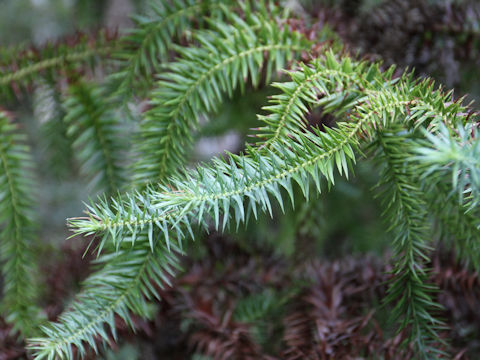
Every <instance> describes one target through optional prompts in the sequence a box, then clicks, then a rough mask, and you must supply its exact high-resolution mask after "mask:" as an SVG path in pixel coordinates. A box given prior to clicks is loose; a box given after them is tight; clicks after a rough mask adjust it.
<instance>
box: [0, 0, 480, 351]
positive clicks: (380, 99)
mask: <svg viewBox="0 0 480 360" xmlns="http://www.w3.org/2000/svg"><path fill="white" fill-rule="evenodd" d="M135 19H136V27H135V28H134V29H132V30H131V31H130V32H129V33H128V34H127V35H125V36H123V37H117V36H110V35H108V36H107V35H105V34H104V33H101V35H99V36H98V38H97V39H96V41H91V39H90V40H89V39H88V37H85V38H84V37H79V38H78V39H76V42H74V43H70V45H68V46H67V45H60V44H58V45H57V46H56V47H55V46H49V47H46V48H45V49H43V50H42V49H39V50H36V52H35V56H32V55H31V54H30V53H29V52H28V51H25V52H24V60H21V59H20V60H18V59H15V58H14V57H13V56H12V57H11V58H6V60H5V62H4V63H0V68H1V69H2V70H5V72H4V73H3V72H2V74H1V75H0V91H1V92H0V94H2V99H3V100H5V101H10V99H12V97H15V96H19V95H21V94H22V93H23V92H25V91H28V90H31V89H32V88H36V89H37V91H43V92H44V93H46V94H47V95H48V96H49V98H48V99H50V100H48V99H47V100H45V101H51V102H53V105H52V106H53V107H54V109H55V110H54V111H53V112H51V113H52V114H54V115H52V116H51V117H50V118H49V119H47V121H46V122H45V121H44V122H45V123H44V124H43V125H42V126H44V127H46V129H50V130H48V131H44V132H42V134H44V136H45V138H46V139H45V140H46V142H47V145H48V149H49V150H51V151H53V152H55V150H57V151H58V152H59V154H60V155H59V156H58V157H56V159H58V160H54V161H53V162H54V163H55V165H56V167H57V166H58V167H60V168H62V167H66V166H71V164H70V161H69V159H68V157H69V156H71V157H72V158H73V159H72V160H74V161H76V162H77V163H78V165H79V168H80V173H81V174H83V175H85V176H86V177H87V178H88V179H89V181H90V183H91V187H90V190H98V191H100V192H101V193H102V195H100V196H99V197H98V198H97V199H96V200H93V201H91V202H90V204H89V205H87V209H86V215H85V216H83V217H77V218H71V219H69V220H68V225H69V227H70V228H71V230H72V231H73V234H74V235H76V236H84V237H88V238H90V239H91V241H92V247H93V248H94V249H95V251H96V253H98V258H97V259H96V260H95V266H94V271H93V273H91V275H89V276H88V277H87V278H86V279H85V280H84V282H83V288H82V290H81V291H80V293H79V294H78V295H77V296H76V297H75V298H74V299H73V301H72V302H71V303H70V304H69V305H68V306H67V307H66V309H65V311H64V312H63V313H62V314H61V315H60V316H59V317H58V319H56V320H55V321H52V322H43V323H42V320H41V316H42V315H41V310H40V308H39V307H38V306H37V305H36V301H37V298H38V291H37V290H36V289H38V287H39V284H40V282H41V280H40V279H38V278H37V272H36V270H35V268H36V266H37V265H36V264H38V260H37V259H35V256H34V255H35V247H36V246H39V244H36V242H35V238H36V237H35V234H36V230H37V228H38V223H37V216H36V212H35V202H36V200H35V196H36V191H35V188H36V186H35V181H34V180H33V179H34V175H33V174H31V172H32V159H31V158H32V156H31V154H30V150H29V147H28V146H27V143H26V141H25V136H24V135H23V134H22V128H21V127H19V126H17V124H16V122H15V118H14V116H13V115H12V114H11V113H9V112H7V111H6V110H1V109H0V223H1V229H2V231H1V238H0V244H1V254H0V257H1V261H2V263H1V266H2V276H3V282H2V284H3V298H2V309H3V311H4V313H5V314H7V317H6V318H7V320H8V321H9V322H11V323H12V324H13V327H14V330H15V331H18V333H19V336H20V337H22V338H24V339H27V343H28V348H29V351H30V353H31V355H32V356H33V358H35V359H51V360H53V359H73V358H76V357H80V358H81V357H84V356H85V355H86V354H88V352H89V351H91V350H92V349H93V351H95V352H98V351H99V350H100V348H101V346H104V345H109V344H111V343H112V342H113V341H116V339H117V331H116V326H117V325H118V321H119V319H121V320H123V321H124V322H125V323H126V324H128V325H130V326H131V327H135V321H134V318H135V317H138V316H140V317H143V318H149V317H150V316H151V314H152V306H151V304H152V303H153V302H155V301H157V300H161V297H162V291H163V290H162V288H164V287H165V286H168V285H169V284H170V283H171V281H172V279H173V278H174V277H175V276H176V274H177V273H178V271H180V261H179V257H180V256H181V255H185V254H187V255H188V253H189V250H190V249H191V248H192V247H193V246H194V245H192V244H191V242H192V240H193V239H195V238H199V239H201V238H202V234H204V233H205V232H206V231H209V230H212V229H215V230H218V231H228V232H231V233H235V232H236V231H237V230H238V229H239V227H240V226H241V225H242V224H243V223H246V222H248V221H249V222H254V221H256V220H257V219H258V218H259V216H260V215H261V213H267V214H269V215H271V216H273V215H274V214H275V215H276V212H275V211H274V209H275V208H276V207H279V208H280V209H281V210H282V211H286V210H287V209H289V208H290V207H291V206H295V204H297V203H299V202H300V203H301V202H302V201H305V199H306V201H312V202H321V201H322V196H319V197H318V196H314V195H315V194H313V193H318V194H322V195H323V193H324V191H327V190H329V189H331V188H332V187H334V186H335V184H336V181H337V182H338V179H339V178H340V177H345V178H346V179H349V178H350V177H352V175H353V171H354V169H355V167H356V164H357V161H364V160H367V161H368V160H369V159H372V158H373V159H374V160H375V164H376V165H377V168H378V170H379V174H380V180H379V183H378V185H377V186H376V187H375V189H374V192H375V195H376V196H379V197H380V199H381V203H382V206H383V210H384V212H383V214H384V218H385V221H386V222H387V223H388V225H389V228H390V231H391V240H392V243H391V248H392V252H393V257H392V272H391V274H390V276H389V283H388V289H389V290H388V292H387V294H388V295H387V296H386V297H385V298H384V299H383V300H384V303H386V305H387V306H390V307H389V309H391V314H390V321H391V324H393V325H394V326H395V328H396V329H397V330H396V333H399V332H402V331H404V332H405V333H407V334H408V336H406V337H405V339H406V341H405V344H404V345H405V346H410V347H412V348H413V349H414V353H415V354H416V356H418V358H421V359H426V358H438V357H443V356H447V357H448V353H449V345H448V339H447V340H445V338H444V337H443V336H441V333H442V331H444V329H445V324H444V323H443V321H442V320H441V319H439V317H438V314H439V312H441V310H442V307H441V306H440V305H439V304H438V302H437V300H436V299H437V293H438V289H437V288H436V286H435V285H434V284H433V283H431V282H430V280H429V279H430V278H431V269H430V268H429V266H430V263H431V254H432V250H433V247H434V245H435V244H434V242H433V238H432V233H433V230H436V231H438V232H440V233H442V234H443V236H442V238H444V239H448V240H451V243H453V245H454V247H455V249H456V251H457V253H458V254H459V256H460V257H461V258H462V260H464V261H465V262H468V263H470V264H472V265H473V266H474V267H477V268H478V267H479V265H480V262H479V261H480V256H479V255H478V250H479V249H480V246H479V243H478V242H479V235H480V234H479V226H480V222H479V220H478V219H479V217H478V215H479V214H478V204H479V201H480V161H479V159H480V140H479V137H478V130H477V128H476V127H477V123H478V121H479V120H480V118H479V116H478V115H477V114H476V113H474V112H473V111H472V110H471V109H470V107H469V106H467V105H464V104H463V103H462V101H461V100H454V99H453V94H452V92H446V91H444V90H443V89H442V88H441V87H440V86H437V85H435V84H434V82H433V81H432V80H430V79H417V78H415V77H414V75H413V74H412V73H409V72H404V73H401V72H399V71H396V70H395V68H394V67H390V68H383V67H382V66H381V64H379V63H371V62H368V61H363V60H360V59H358V58H357V57H355V56H352V55H350V54H349V52H348V51H347V50H345V49H344V48H343V46H342V44H341V43H340V41H339V40H338V38H337V37H336V35H335V34H334V33H333V32H332V31H331V30H329V29H328V28H326V27H325V28H324V29H322V30H318V27H315V26H312V27H309V26H308V22H307V21H305V22H302V21H300V20H299V19H296V18H295V16H294V15H292V14H291V13H289V11H288V9H287V8H286V7H283V6H280V5H279V4H278V2H276V1H270V0H263V1H248V0H245V1H240V2H237V1H227V0H203V1H193V0H172V1H169V0H155V1H153V2H152V5H151V8H150V10H149V12H148V13H147V14H146V16H138V17H137V18H135ZM312 29H316V30H317V31H312ZM107 34H108V33H107ZM20 55H21V53H20ZM94 60H95V61H94ZM98 68H101V69H102V71H103V73H106V74H107V75H106V76H105V77H103V78H102V79H101V80H99V77H98V76H92V74H94V73H95V71H92V70H96V69H98ZM270 84H272V87H273V91H274V92H275V94H274V95H273V96H271V97H270V99H269V102H268V104H267V105H266V106H265V107H264V108H263V110H262V113H261V114H260V115H258V127H257V128H256V129H255V130H253V133H252V135H253V137H254V139H255V140H254V142H253V143H250V144H247V145H246V148H245V151H244V152H243V153H241V154H234V153H228V152H227V153H226V154H225V155H224V156H219V157H216V158H214V159H213V160H212V161H210V162H209V163H207V164H195V165H193V166H190V164H189V159H190V158H191V155H192V148H193V144H194V141H195V136H196V135H197V133H198V131H199V129H200V128H201V127H202V126H204V124H205V123H207V122H208V121H209V119H213V115H214V114H215V113H216V112H218V110H219V108H220V107H221V105H222V103H224V102H225V101H226V100H228V99H231V98H233V97H235V96H238V95H239V94H244V93H245V92H247V91H252V89H256V88H258V87H261V86H268V85H270ZM38 89H40V90H38ZM145 98H146V99H148V100H149V102H148V109H147V110H146V111H144V112H143V113H142V114H141V115H140V116H137V115H136V114H135V113H134V112H133V111H131V110H132V108H133V107H134V106H135V104H138V102H139V99H145ZM40 100H42V99H40ZM125 105H126V106H125ZM317 108H319V109H321V110H322V112H323V113H324V114H330V115H331V116H333V118H334V119H335V122H334V124H333V125H332V126H317V125H314V124H311V122H309V116H310V114H312V113H313V112H314V111H315V110H316V109H317ZM52 129H55V131H52ZM132 129H133V131H132ZM65 156H67V158H65ZM62 159H63V160H62ZM57 170H58V169H56V170H55V172H57ZM63 170H65V169H63ZM63 170H62V169H60V171H58V174H62V173H64V171H63ZM52 171H53V170H52ZM67 171H68V170H67ZM37 190H38V189H37ZM452 239H453V240H452ZM288 299H289V295H285V298H281V299H279V300H278V301H279V303H280V304H281V305H282V306H283V302H287V301H288ZM259 303H261V306H260V305H258V304H259ZM254 305H255V306H256V307H255V308H254V307H253V306H254ZM275 305H276V304H275V301H274V300H272V299H271V298H269V297H268V296H266V297H262V296H261V297H259V298H258V299H256V300H255V301H253V300H252V303H251V304H250V303H248V302H247V303H245V304H244V305H243V306H244V307H245V309H246V310H245V313H244V314H243V315H245V316H247V315H248V316H250V317H255V319H257V318H260V317H261V316H262V315H263V316H269V315H268V314H270V313H271V312H272V311H274V310H275ZM272 309H273V310H272ZM257 312H258V313H257ZM245 316H244V317H245ZM239 318H242V314H241V315H239ZM393 335H395V334H393ZM207 355H208V354H207ZM222 356H227V355H222ZM219 358H220V357H219ZM221 358H223V357H221Z"/></svg>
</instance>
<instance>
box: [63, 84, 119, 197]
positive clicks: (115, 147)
mask: <svg viewBox="0 0 480 360" xmlns="http://www.w3.org/2000/svg"><path fill="white" fill-rule="evenodd" d="M104 97H105V95H104V94H103V92H102V88H100V87H97V86H94V85H93V84H86V83H75V84H72V85H71V86H70V88H69V94H68V97H67V98H66V100H65V102H64V108H65V113H66V115H65V119H64V121H65V122H66V123H67V126H68V129H67V135H68V136H70V137H71V138H72V140H73V147H74V148H75V150H76V151H75V154H74V155H75V157H76V158H77V160H78V162H79V163H80V165H81V170H82V171H83V172H84V173H85V174H87V175H88V176H89V177H90V178H91V186H92V187H98V188H100V189H101V190H103V191H105V192H106V193H107V194H114V193H115V192H116V191H117V190H118V189H119V188H120V187H121V186H122V184H123V182H124V181H125V175H124V173H123V170H122V166H121V157H120V156H121V152H122V150H123V141H122V139H121V134H120V131H119V130H120V129H119V122H118V120H116V119H115V116H114V114H112V113H111V109H110V107H109V106H108V105H107V104H106V103H105V100H104Z"/></svg>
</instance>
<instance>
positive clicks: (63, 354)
mask: <svg viewBox="0 0 480 360" xmlns="http://www.w3.org/2000/svg"><path fill="white" fill-rule="evenodd" d="M177 253H181V249H180V248H179V247H178V245H177V244H176V243H175V242H174V241H172V242H171V243H170V249H169V251H168V250H167V249H166V248H165V246H164V245H162V244H156V246H155V248H154V250H153V252H152V249H151V248H150V247H149V245H148V242H147V241H139V242H138V244H137V246H135V248H130V247H126V248H123V249H122V250H119V251H118V252H117V253H116V254H112V253H111V254H105V255H102V256H101V257H100V258H99V259H98V260H97V261H96V265H97V267H98V269H99V270H98V271H97V272H95V273H94V274H92V275H91V276H90V277H88V278H87V279H86V280H85V282H84V284H83V288H84V290H83V292H82V293H80V294H79V295H78V296H77V297H76V299H75V301H74V302H73V303H72V304H71V305H70V307H69V308H68V309H67V311H66V312H64V313H63V314H62V315H61V317H60V319H59V322H57V323H51V324H49V325H48V326H43V327H42V331H43V333H44V336H43V337H41V338H32V339H30V340H29V348H30V349H31V350H33V351H34V352H35V359H48V360H54V359H57V358H59V357H60V358H62V359H63V358H67V359H74V358H75V356H74V354H76V355H78V356H80V357H81V358H83V357H84V356H85V355H86V354H87V351H88V348H92V349H93V350H94V351H95V352H96V353H97V352H98V349H99V348H98V345H99V343H108V342H110V341H112V338H111V337H112V336H113V340H116V338H117V335H116V330H115V329H116V326H115V316H119V317H120V318H121V319H122V320H123V321H125V323H127V324H128V325H129V326H131V327H132V328H133V327H134V324H133V323H132V320H131V315H130V314H131V312H134V313H136V314H138V315H140V316H142V317H145V318H148V317H150V314H151V311H150V307H149V304H148V302H147V300H152V299H153V298H157V299H159V294H158V290H157V289H159V288H163V287H165V286H168V285H170V280H169V279H170V277H171V276H173V275H174V274H175V271H176V270H177V269H178V268H179V265H178V259H177V256H176V254H177ZM152 284H155V285H152Z"/></svg>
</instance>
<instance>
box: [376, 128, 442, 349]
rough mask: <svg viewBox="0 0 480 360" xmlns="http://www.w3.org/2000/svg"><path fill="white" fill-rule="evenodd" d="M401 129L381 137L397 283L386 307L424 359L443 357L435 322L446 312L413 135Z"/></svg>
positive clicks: (385, 203)
mask: <svg viewBox="0 0 480 360" xmlns="http://www.w3.org/2000/svg"><path fill="white" fill-rule="evenodd" d="M402 130H403V129H402V127H398V126H397V127H392V128H391V129H389V131H388V132H381V133H378V140H377V141H378V145H379V148H378V149H379V154H378V155H377V158H378V157H380V159H378V161H379V162H380V163H383V164H385V166H384V169H383V171H382V178H381V181H380V183H379V186H380V187H381V188H383V189H382V191H381V193H380V194H381V196H382V198H383V206H384V216H385V217H386V219H387V221H388V222H389V224H390V229H392V230H393V231H394V233H395V238H394V240H393V245H394V251H395V259H394V261H395V262H394V264H395V265H394V270H393V273H392V275H393V278H392V280H391V283H390V288H389V293H388V296H387V297H386V298H385V301H386V302H391V303H395V307H394V309H393V312H392V314H391V319H392V320H393V321H395V322H398V321H400V324H401V327H400V329H404V328H408V331H410V336H409V340H410V342H412V343H413V344H414V346H415V349H416V351H417V353H418V354H419V355H421V357H422V358H430V357H433V356H434V355H435V354H441V353H442V352H441V351H440V350H439V348H438V343H439V338H440V337H439V335H438V330H439V329H440V326H441V325H442V323H441V322H440V321H438V320H436V319H435V318H434V317H433V314H434V313H435V311H438V310H439V309H440V308H441V307H440V306H439V305H438V304H437V303H436V302H435V301H434V299H433V296H432V292H433V291H434V290H435V287H434V286H433V285H431V284H428V282H427V281H428V269H427V264H426V262H427V261H428V259H429V256H428V252H430V251H431V248H430V247H429V245H428V221H427V208H426V202H425V200H424V196H423V194H422V192H421V190H420V187H419V186H418V185H415V184H416V181H415V176H414V173H413V172H412V171H411V167H410V166H409V163H408V161H407V158H408V154H411V153H412V150H411V147H412V146H411V144H409V142H410V139H409V137H408V135H400V134H401V132H402Z"/></svg>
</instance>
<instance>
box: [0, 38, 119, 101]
mask: <svg viewBox="0 0 480 360" xmlns="http://www.w3.org/2000/svg"><path fill="white" fill-rule="evenodd" d="M116 41H117V40H116V34H111V33H109V32H108V31H104V32H99V33H97V34H94V35H91V36H88V35H85V34H78V35H75V36H73V37H72V38H71V39H68V38H67V39H65V40H64V43H63V42H58V43H56V44H47V45H45V46H44V47H43V48H39V49H37V48H31V49H26V50H25V51H24V52H25V53H24V54H22V53H20V54H18V53H17V54H15V57H13V56H12V58H11V59H9V60H10V61H9V62H6V63H3V64H0V69H1V70H2V71H1V72H2V75H0V93H5V94H6V95H11V93H12V89H16V90H15V91H18V89H21V88H24V87H25V86H27V85H29V84H31V83H32V82H33V81H34V78H35V76H37V75H38V74H41V73H45V72H47V71H50V70H54V71H58V70H59V69H60V68H65V67H67V66H68V65H71V66H74V67H77V66H78V64H79V63H87V64H91V63H92V62H94V60H95V59H97V58H99V57H104V56H107V55H109V54H110V53H111V52H112V51H113V50H114V49H115V47H116V46H117V44H116ZM72 43H73V44H74V45H72Z"/></svg>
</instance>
